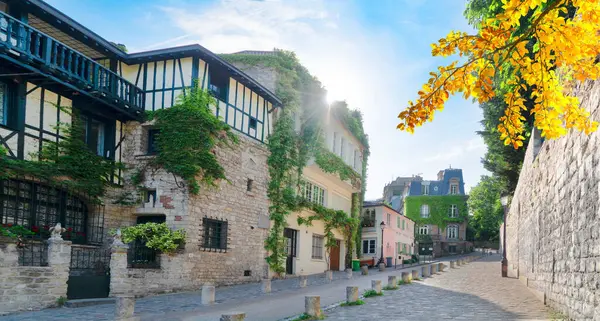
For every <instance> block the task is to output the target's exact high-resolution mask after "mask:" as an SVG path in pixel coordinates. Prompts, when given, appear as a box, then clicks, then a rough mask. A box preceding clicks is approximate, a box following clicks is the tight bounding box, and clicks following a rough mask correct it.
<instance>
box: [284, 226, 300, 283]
mask: <svg viewBox="0 0 600 321" xmlns="http://www.w3.org/2000/svg"><path fill="white" fill-rule="evenodd" d="M283 237H285V253H286V254H287V257H286V260H285V273H286V274H289V275H292V274H294V258H295V257H296V245H297V243H298V231H297V230H293V229H291V228H286V229H284V230H283Z"/></svg>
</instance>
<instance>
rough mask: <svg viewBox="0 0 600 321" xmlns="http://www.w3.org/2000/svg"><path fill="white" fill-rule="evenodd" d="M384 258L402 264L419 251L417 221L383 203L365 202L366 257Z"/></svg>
mask: <svg viewBox="0 0 600 321" xmlns="http://www.w3.org/2000/svg"><path fill="white" fill-rule="evenodd" d="M382 222H383V223H384V225H383V257H384V260H385V262H386V264H388V263H389V262H390V261H391V264H392V265H393V264H402V260H406V259H410V257H411V255H412V254H414V253H415V247H414V244H415V222H414V221H413V220H411V219H410V218H408V217H406V216H404V215H402V214H400V213H399V212H397V211H395V210H394V209H392V208H391V207H390V206H388V205H386V204H385V203H383V202H368V201H365V203H364V206H363V211H362V217H361V226H362V234H361V242H362V251H361V254H362V256H361V258H362V259H370V258H375V262H378V261H379V259H380V258H381V248H382V224H381V223H382Z"/></svg>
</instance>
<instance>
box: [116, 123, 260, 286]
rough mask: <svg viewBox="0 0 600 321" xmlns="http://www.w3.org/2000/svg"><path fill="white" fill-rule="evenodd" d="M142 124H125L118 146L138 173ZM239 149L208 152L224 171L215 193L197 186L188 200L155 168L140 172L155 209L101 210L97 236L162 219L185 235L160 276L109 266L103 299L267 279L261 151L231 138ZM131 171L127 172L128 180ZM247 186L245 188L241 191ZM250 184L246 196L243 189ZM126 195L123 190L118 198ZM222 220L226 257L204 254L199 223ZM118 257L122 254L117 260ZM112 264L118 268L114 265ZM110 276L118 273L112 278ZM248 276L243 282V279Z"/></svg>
mask: <svg viewBox="0 0 600 321" xmlns="http://www.w3.org/2000/svg"><path fill="white" fill-rule="evenodd" d="M148 125H149V124H145V125H140V124H139V123H135V122H132V123H130V124H128V133H127V137H128V139H127V140H126V141H124V143H123V146H124V155H127V158H126V164H127V165H128V166H130V167H133V168H139V167H141V166H142V165H143V164H144V162H146V161H147V159H148V158H149V157H152V156H147V155H145V151H144V148H145V145H146V144H145V137H146V136H145V135H146V134H145V132H146V131H147V129H148V128H149V126H148ZM238 137H239V144H237V145H235V146H233V148H228V147H218V148H216V149H215V153H216V156H217V159H218V161H219V163H220V164H221V165H222V166H223V168H224V169H225V174H226V177H227V181H225V180H223V181H220V182H218V183H217V184H218V185H217V186H216V187H209V186H202V187H201V191H200V194H199V195H190V194H189V193H188V192H187V188H186V187H185V186H183V187H182V186H181V183H182V182H181V179H178V180H176V179H175V177H174V176H173V175H172V174H170V173H167V172H165V171H164V170H162V169H157V170H154V169H152V170H147V171H146V176H145V179H144V182H143V185H144V186H145V187H146V188H152V189H155V190H156V192H157V196H158V198H159V202H158V204H157V206H156V207H154V208H152V207H150V208H148V207H140V206H132V207H123V206H115V205H110V204H108V203H109V202H106V203H107V207H106V214H105V230H107V231H108V230H109V229H111V228H117V227H120V226H128V225H133V224H135V222H136V218H137V217H138V216H140V215H165V217H166V223H167V225H168V226H169V227H170V228H173V229H180V228H182V229H184V230H185V231H186V236H187V237H186V244H185V249H184V250H183V251H181V252H178V253H177V254H174V255H171V256H169V255H161V262H160V265H161V267H160V269H132V268H127V265H126V262H125V263H117V262H115V261H114V259H115V254H113V259H112V260H111V296H114V295H116V294H117V293H116V292H119V291H120V290H113V288H114V289H118V288H119V286H121V285H123V286H125V287H129V288H130V291H131V292H132V293H133V294H135V295H138V296H141V295H144V294H155V293H165V292H173V291H182V290H195V289H199V288H200V287H201V286H202V284H205V283H211V284H214V285H230V284H238V283H246V282H258V281H259V280H260V279H261V277H264V276H266V275H267V264H266V261H265V257H266V255H267V254H266V250H265V249H264V240H265V239H266V236H267V233H268V228H269V220H268V210H269V200H268V197H267V184H268V168H267V157H268V150H267V147H266V146H265V145H264V144H262V143H260V142H259V141H257V140H254V139H252V138H249V137H246V136H244V135H241V134H239V135H238ZM132 172H134V170H133V169H132V170H130V171H129V174H128V175H131V173H132ZM249 180H251V181H252V182H251V184H249ZM249 185H251V189H250V190H249V188H248V186H249ZM128 189H131V186H126V187H125V188H124V189H123V190H122V191H119V192H121V193H122V192H124V191H127V190H128ZM205 217H207V218H212V219H218V220H222V221H227V250H226V251H217V252H215V251H214V250H213V251H209V250H205V249H204V248H203V247H202V246H201V245H202V244H203V240H204V239H203V237H204V236H203V218H205ZM125 258H126V255H125ZM119 264H120V265H119ZM117 271H118V272H117ZM247 274H249V275H247Z"/></svg>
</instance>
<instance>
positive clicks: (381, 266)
mask: <svg viewBox="0 0 600 321" xmlns="http://www.w3.org/2000/svg"><path fill="white" fill-rule="evenodd" d="M383 271H385V263H379V272H383Z"/></svg>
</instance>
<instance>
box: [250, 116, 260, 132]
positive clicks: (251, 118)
mask: <svg viewBox="0 0 600 321" xmlns="http://www.w3.org/2000/svg"><path fill="white" fill-rule="evenodd" d="M257 124H258V121H257V120H256V118H254V117H250V121H249V122H248V127H249V128H250V129H254V130H256V125H257Z"/></svg>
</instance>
